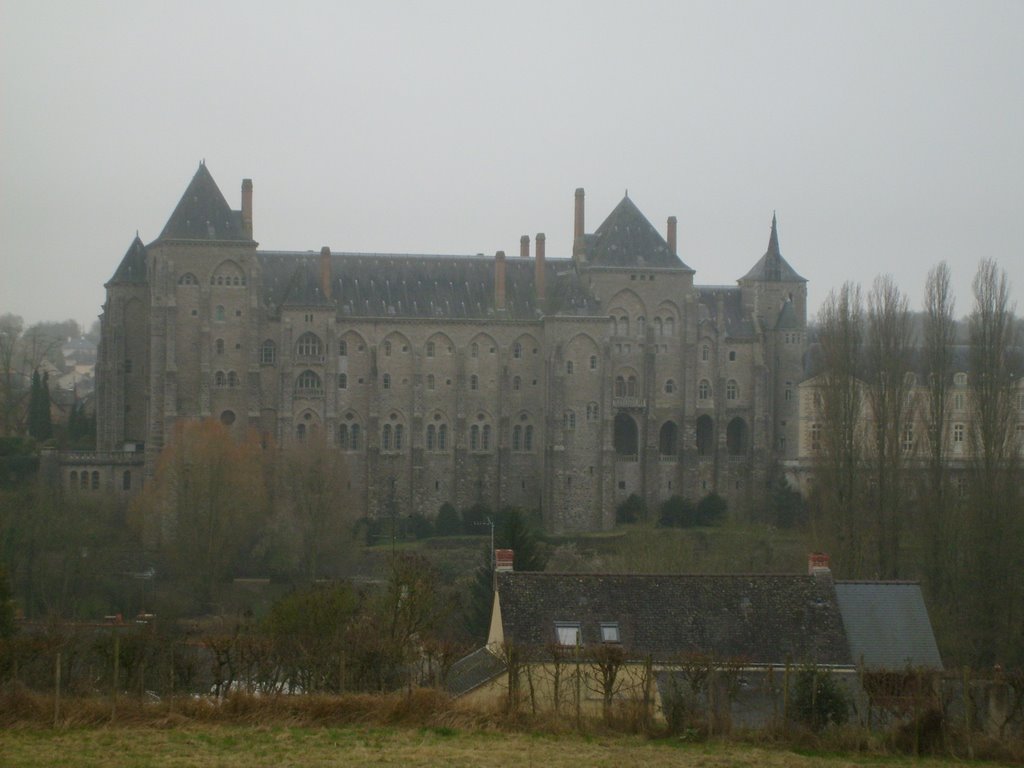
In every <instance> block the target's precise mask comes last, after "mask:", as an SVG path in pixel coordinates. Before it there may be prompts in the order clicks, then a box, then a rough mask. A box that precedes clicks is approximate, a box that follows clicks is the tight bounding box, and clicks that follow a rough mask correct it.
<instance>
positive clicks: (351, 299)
mask: <svg viewBox="0 0 1024 768" xmlns="http://www.w3.org/2000/svg"><path fill="white" fill-rule="evenodd" d="M257 256H258V257H259V259H260V266H261V270H262V272H263V275H262V288H263V301H264V303H265V304H267V305H268V306H270V307H272V308H278V309H279V308H281V307H288V306H318V305H323V304H327V303H332V304H334V305H335V306H336V307H337V313H338V315H339V316H345V317H407V318H408V317H412V318H446V319H471V318H493V317H496V316H498V313H497V311H496V307H495V296H494V257H493V256H492V257H486V256H433V255H413V254H370V253H343V252H342V253H332V254H331V278H332V279H331V299H330V302H328V301H327V299H326V298H325V296H324V295H323V291H322V290H321V285H320V255H319V254H317V253H310V252H303V253H294V252H284V251H259V252H257ZM535 267H536V262H535V260H533V259H517V258H510V259H506V261H505V297H506V299H505V307H506V310H505V314H504V317H507V318H509V319H516V320H532V319H536V318H538V317H539V316H541V315H542V314H561V315H582V316H590V315H593V316H596V315H599V314H600V305H599V304H598V302H596V301H594V299H593V298H592V297H590V296H589V295H588V294H587V292H586V290H585V289H584V286H583V284H582V282H581V281H580V279H579V276H578V275H577V273H576V271H575V268H574V266H573V264H572V262H571V261H570V260H568V259H548V260H546V262H545V285H546V296H547V298H546V300H545V301H544V302H543V305H541V304H540V303H538V301H537V295H536V288H535V283H534V275H535V273H534V270H535Z"/></svg>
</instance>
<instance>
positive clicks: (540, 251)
mask: <svg viewBox="0 0 1024 768" xmlns="http://www.w3.org/2000/svg"><path fill="white" fill-rule="evenodd" d="M544 241H545V237H544V233H543V232H538V233H537V262H536V264H534V268H533V269H534V272H533V282H534V287H535V288H536V289H537V304H538V305H540V304H543V303H544V298H545V291H544V277H545V274H546V273H545V271H544Z"/></svg>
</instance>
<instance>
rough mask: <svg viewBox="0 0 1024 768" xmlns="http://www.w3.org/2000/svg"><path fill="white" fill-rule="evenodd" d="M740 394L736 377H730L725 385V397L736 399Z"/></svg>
mask: <svg viewBox="0 0 1024 768" xmlns="http://www.w3.org/2000/svg"><path fill="white" fill-rule="evenodd" d="M739 396H740V387H739V385H738V384H737V383H736V380H735V379H729V381H728V382H726V385H725V399H726V400H736V399H737V398H739Z"/></svg>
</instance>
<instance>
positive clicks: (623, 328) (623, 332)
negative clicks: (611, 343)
mask: <svg viewBox="0 0 1024 768" xmlns="http://www.w3.org/2000/svg"><path fill="white" fill-rule="evenodd" d="M619 336H629V318H628V317H626V316H625V315H623V316H622V317H620V318H619Z"/></svg>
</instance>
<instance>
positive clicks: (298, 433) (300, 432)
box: [295, 424, 306, 440]
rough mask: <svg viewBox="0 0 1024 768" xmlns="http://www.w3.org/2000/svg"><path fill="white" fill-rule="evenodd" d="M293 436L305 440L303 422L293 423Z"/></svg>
mask: <svg viewBox="0 0 1024 768" xmlns="http://www.w3.org/2000/svg"><path fill="white" fill-rule="evenodd" d="M295 437H297V438H298V439H299V440H305V439H306V425H305V424H296V425H295Z"/></svg>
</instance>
